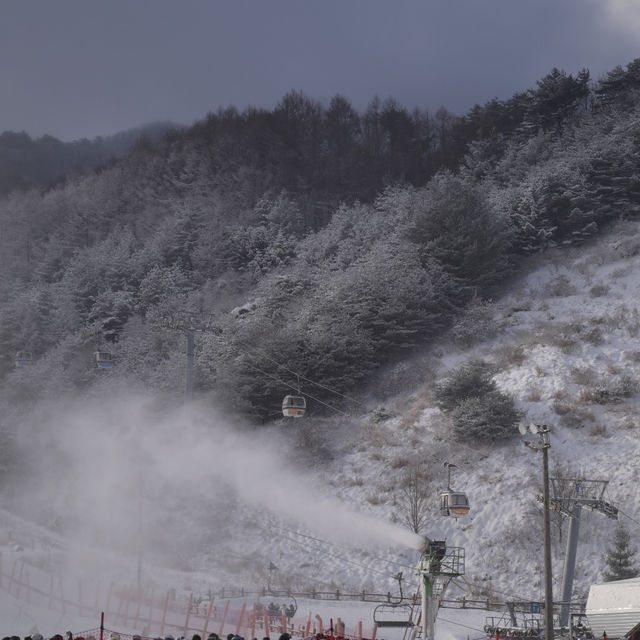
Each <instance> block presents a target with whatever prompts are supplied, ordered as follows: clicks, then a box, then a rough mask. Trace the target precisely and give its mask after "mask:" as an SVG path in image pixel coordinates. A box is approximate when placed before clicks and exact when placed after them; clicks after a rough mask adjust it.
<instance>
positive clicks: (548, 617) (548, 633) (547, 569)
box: [542, 427, 553, 640]
mask: <svg viewBox="0 0 640 640" xmlns="http://www.w3.org/2000/svg"><path fill="white" fill-rule="evenodd" d="M543 428H544V427H543ZM545 429H546V428H545ZM542 436H543V445H542V479H543V490H544V494H543V499H544V517H543V519H544V522H543V524H544V633H545V640H553V588H552V582H551V522H550V520H551V518H550V517H549V515H550V499H549V456H548V449H549V447H550V446H551V445H550V444H549V430H548V429H546V430H545V431H543V432H542Z"/></svg>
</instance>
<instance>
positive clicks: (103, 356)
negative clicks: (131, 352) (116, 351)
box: [95, 351, 113, 369]
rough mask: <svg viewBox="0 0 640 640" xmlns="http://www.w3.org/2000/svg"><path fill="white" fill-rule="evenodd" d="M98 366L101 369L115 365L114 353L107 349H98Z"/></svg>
mask: <svg viewBox="0 0 640 640" xmlns="http://www.w3.org/2000/svg"><path fill="white" fill-rule="evenodd" d="M95 355H96V367H98V368H99V369H108V368H109V367H113V355H112V354H110V353H107V352H106V351H96V354H95Z"/></svg>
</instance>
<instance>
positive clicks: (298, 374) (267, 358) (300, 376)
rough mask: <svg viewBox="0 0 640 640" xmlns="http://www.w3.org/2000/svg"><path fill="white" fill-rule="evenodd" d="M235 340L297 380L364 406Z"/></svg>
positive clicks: (261, 351) (263, 352)
mask: <svg viewBox="0 0 640 640" xmlns="http://www.w3.org/2000/svg"><path fill="white" fill-rule="evenodd" d="M237 342H238V343H239V344H241V345H242V346H243V348H244V349H245V351H249V352H252V353H254V354H259V355H262V356H263V357H264V358H265V359H266V360H269V361H270V362H273V363H274V364H275V365H276V366H278V367H279V368H281V369H284V370H285V371H286V372H287V373H290V374H292V375H294V376H296V377H297V378H298V379H299V380H304V381H305V382H309V383H310V384H312V385H314V386H316V387H320V388H321V389H324V390H325V391H330V392H331V393H333V394H335V395H337V396H340V397H341V398H344V399H345V400H348V401H349V402H354V403H355V404H357V405H359V406H361V407H364V406H365V405H364V403H362V402H360V401H358V400H356V399H355V398H352V397H350V396H347V395H345V394H344V393H340V392H339V391H336V390H335V389H332V388H331V387H328V386H327V385H324V384H321V383H320V382H315V381H314V380H311V379H310V378H307V377H306V376H303V375H302V374H300V373H297V372H296V371H293V370H292V369H289V368H288V367H287V366H285V365H284V364H281V363H280V362H278V361H277V360H275V359H274V358H272V357H270V356H269V355H268V354H267V353H266V352H265V351H263V350H262V349H257V348H255V347H250V346H249V345H247V344H246V343H245V342H243V341H240V340H238V341H237ZM309 397H311V396H309Z"/></svg>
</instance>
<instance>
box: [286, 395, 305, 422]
mask: <svg viewBox="0 0 640 640" xmlns="http://www.w3.org/2000/svg"><path fill="white" fill-rule="evenodd" d="M306 410H307V401H306V400H305V398H304V396H285V397H284V400H283V401H282V415H283V416H284V417H285V418H302V416H304V413H305V411H306Z"/></svg>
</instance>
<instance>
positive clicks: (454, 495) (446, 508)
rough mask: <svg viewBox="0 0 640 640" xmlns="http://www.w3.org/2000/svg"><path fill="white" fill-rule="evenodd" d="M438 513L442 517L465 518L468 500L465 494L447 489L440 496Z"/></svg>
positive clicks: (467, 511)
mask: <svg viewBox="0 0 640 640" xmlns="http://www.w3.org/2000/svg"><path fill="white" fill-rule="evenodd" d="M440 513H441V514H442V515H443V516H454V517H455V518H458V517H460V516H466V515H467V513H469V499H468V498H467V494H466V493H462V492H461V491H452V490H451V489H447V490H446V491H443V492H442V493H441V494H440Z"/></svg>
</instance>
